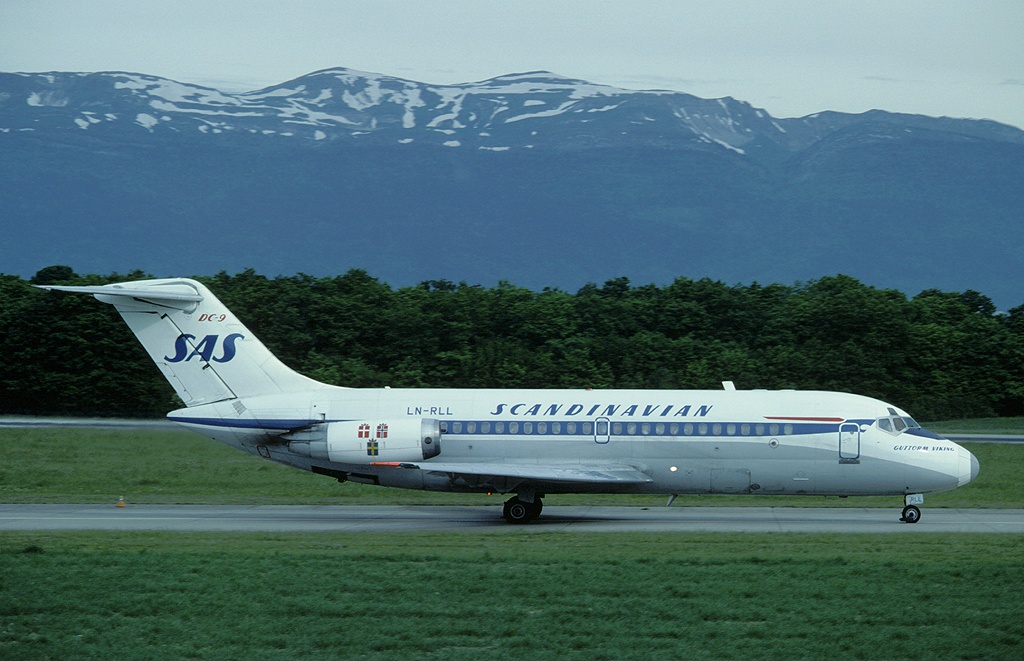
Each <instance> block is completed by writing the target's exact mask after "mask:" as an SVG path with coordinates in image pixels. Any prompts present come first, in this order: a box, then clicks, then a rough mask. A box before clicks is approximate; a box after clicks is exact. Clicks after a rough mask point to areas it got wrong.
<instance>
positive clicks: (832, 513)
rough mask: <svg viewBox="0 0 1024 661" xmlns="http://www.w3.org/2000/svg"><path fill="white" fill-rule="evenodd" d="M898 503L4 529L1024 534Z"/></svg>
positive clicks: (179, 516)
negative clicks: (915, 516) (530, 518)
mask: <svg viewBox="0 0 1024 661" xmlns="http://www.w3.org/2000/svg"><path fill="white" fill-rule="evenodd" d="M899 514H900V511H899V508H892V509H882V508H803V507H799V508H797V507H679V506H676V507H658V508H648V507H546V508H544V513H543V514H542V515H541V516H540V518H538V519H537V520H535V521H534V522H532V523H530V524H527V525H523V526H515V525H510V524H507V523H505V521H504V520H503V519H502V518H501V508H500V507H495V506H457V507H455V506H294V505H287V506H257V505H242V506H220V505H128V506H127V507H123V508H119V507H115V506H114V505H113V504H110V505H36V504H28V505H10V504H2V505H0V531H10V530H50V531H57V530H64V531H66V530H107V531H170V532H272V533H281V532H298V533H313V532H316V533H325V532H326V533H331V532H340V533H360V532H378V533H379V532H450V533H460V532H461V533H477V534H480V533H497V534H502V533H510V532H522V531H530V532H648V533H652V532H660V533H664V532H743V533H764V532H783V533H793V532H805V533H893V534H921V533H952V532H956V533H964V532H970V533H1015V534H1021V533H1024V510H1019V509H1018V510H996V509H986V510H980V509H942V508H933V509H928V508H926V509H924V510H923V516H922V517H921V521H920V522H919V523H916V524H913V525H909V524H905V523H901V522H900V521H899Z"/></svg>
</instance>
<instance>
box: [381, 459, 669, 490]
mask: <svg viewBox="0 0 1024 661" xmlns="http://www.w3.org/2000/svg"><path fill="white" fill-rule="evenodd" d="M374 465H377V466H397V467H399V468H410V469H419V470H423V471H430V472H435V473H447V474H449V475H452V476H454V477H463V478H470V479H473V480H474V481H476V480H479V479H481V478H483V479H484V480H486V479H489V478H505V479H513V480H516V479H518V480H528V481H531V482H545V483H549V482H560V483H576V484H619V485H627V484H644V483H647V482H653V479H652V478H651V477H650V476H649V475H646V474H644V473H643V472H641V471H640V470H638V469H636V468H634V467H633V466H626V465H619V464H594V465H586V464H572V465H565V466H557V465H555V466H551V465H548V466H542V465H539V464H506V463H469V462H447V463H445V462H433V461H418V462H406V461H403V462H376V463H375V464H374Z"/></svg>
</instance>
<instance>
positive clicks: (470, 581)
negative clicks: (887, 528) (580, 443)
mask: <svg viewBox="0 0 1024 661" xmlns="http://www.w3.org/2000/svg"><path fill="white" fill-rule="evenodd" d="M0 576H2V577H3V579H2V582H0V658H3V659H225V658H238V659H1015V660H1018V661H1019V659H1021V658H1022V655H1024V642H1022V641H1024V600H1022V599H1021V598H1020V596H1021V594H1024V544H1021V542H1020V538H1019V537H1017V536H1011V535H993V536H984V535H924V536H922V535H915V536H913V537H905V536H902V535H878V536H875V535H847V536H842V535H833V536H829V535H731V534H673V535H648V534H614V535H607V534H605V535H601V534H575V535H569V534H563V533H547V534H544V533H530V532H528V531H523V532H519V531H517V532H514V533H510V534H509V535H501V536H486V537H481V538H477V539H473V538H471V537H470V536H467V535H457V536H446V535H443V534H391V535H378V534H355V535H331V534H316V535H226V534H218V535H210V534H166V533H165V534H159V533H153V534H101V533H79V534H57V535H52V534H47V535H39V534H29V533H5V534H2V535H0Z"/></svg>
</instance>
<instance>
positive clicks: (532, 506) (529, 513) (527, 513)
mask: <svg viewBox="0 0 1024 661" xmlns="http://www.w3.org/2000/svg"><path fill="white" fill-rule="evenodd" d="M542 509H544V503H542V502H541V499H540V497H534V499H533V502H532V503H528V502H526V501H525V500H520V498H519V496H518V495H516V496H513V497H511V498H509V499H508V500H506V501H505V506H504V507H503V508H502V511H501V515H502V516H503V517H505V520H506V521H508V522H509V523H529V522H530V521H533V520H534V519H536V518H537V517H538V516H540V511H541V510H542Z"/></svg>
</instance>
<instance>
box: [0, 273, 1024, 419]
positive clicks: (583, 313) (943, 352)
mask: <svg viewBox="0 0 1024 661" xmlns="http://www.w3.org/2000/svg"><path fill="white" fill-rule="evenodd" d="M145 277H149V276H147V275H146V274H144V273H141V272H132V273H127V274H122V275H118V274H113V275H108V276H100V275H84V276H79V275H77V274H75V273H74V272H73V271H72V269H71V268H69V267H66V266H51V267H47V268H45V269H43V270H41V271H39V272H38V273H37V274H36V275H35V276H33V277H32V278H30V279H29V280H25V279H23V278H21V277H18V276H12V275H0V337H2V338H3V351H2V352H0V413H5V414H53V415H57V414H61V415H68V414H75V415H103V416H108V415H109V416H160V415H163V414H164V413H166V412H167V411H169V410H171V409H174V408H179V407H180V406H181V403H180V401H178V400H177V399H176V396H175V395H174V392H173V391H172V390H171V388H170V386H169V385H168V384H167V383H166V382H165V381H164V380H163V377H162V376H161V375H160V373H159V371H158V370H157V369H156V367H155V366H154V365H153V364H152V363H151V362H150V360H149V358H148V357H147V356H146V354H145V353H144V352H143V350H142V347H141V346H140V345H139V344H138V342H137V341H136V340H135V338H134V336H133V335H132V334H131V332H130V331H129V330H128V328H127V326H126V325H125V324H124V323H123V322H122V321H121V319H120V317H119V316H118V314H117V313H116V312H115V311H114V309H113V308H112V307H111V306H108V305H104V304H101V303H99V302H97V301H96V300H94V299H93V298H92V297H88V296H79V295H73V294H64V293H59V292H47V291H43V290H40V289H36V288H34V287H33V286H32V285H34V284H67V285H98V284H107V283H111V282H122V281H125V280H133V279H140V278H145ZM196 279H197V280H200V281H202V282H203V283H205V284H206V285H207V286H208V287H210V289H211V290H212V291H213V292H214V294H215V295H216V296H217V297H218V298H220V299H221V300H222V301H223V302H224V303H225V304H226V305H227V306H228V307H229V308H231V310H232V311H233V312H235V313H236V314H237V315H238V316H239V318H241V320H242V321H243V322H244V323H245V324H246V325H247V326H248V327H249V329H250V330H252V331H253V332H254V333H255V334H256V335H257V336H258V337H259V338H260V339H261V340H262V341H263V342H264V343H265V344H266V345H267V346H268V347H269V348H270V349H271V351H273V352H274V353H276V354H277V355H278V357H280V358H281V359H282V360H283V361H284V362H285V363H286V364H288V365H289V366H291V367H293V368H295V369H297V370H298V371H300V372H302V373H304V374H306V375H308V376H311V377H313V378H315V379H318V380H321V381H324V382H327V383H333V384H337V385H345V386H352V387H380V386H392V387H422V388H430V387H461V388H517V387H529V388H584V387H587V388H666V389H685V388H712V389H719V388H721V387H722V381H724V380H729V381H733V382H734V383H735V384H736V386H737V387H738V388H741V389H754V388H769V389H776V388H795V389H800V390H838V391H843V392H855V393H860V394H863V395H869V396H873V397H878V398H881V399H883V400H886V401H888V402H891V403H893V404H895V405H897V406H900V407H902V408H904V409H906V410H907V411H909V412H910V413H911V414H913V415H914V416H915V417H917V418H918V419H920V420H925V421H927V420H939V419H942V420H945V419H952V418H963V417H992V416H1009V415H1024V305H1021V306H1019V307H1016V308H1013V309H1012V310H1010V311H1009V312H1006V313H997V311H996V308H995V306H994V305H993V303H992V301H991V300H990V299H989V298H988V297H986V296H984V295H983V294H980V293H978V292H974V291H966V292H963V293H957V292H943V291H938V290H927V291H923V292H921V293H920V294H918V295H916V296H914V297H912V298H909V297H908V296H907V295H905V294H904V293H901V292H899V291H896V290H891V289H877V288H874V287H870V286H867V285H864V284H862V283H861V282H859V281H858V280H856V279H854V278H851V277H849V276H844V275H837V276H829V277H823V278H821V279H818V280H812V281H808V282H801V283H796V284H793V285H784V284H770V285H761V284H757V283H753V284H737V285H728V284H724V283H722V282H717V281H714V280H710V279H702V280H691V279H687V278H682V277H680V278H678V279H676V280H675V281H674V282H672V283H671V284H669V285H665V286H657V285H653V284H650V285H639V286H638V285H634V284H631V283H630V282H629V280H628V279H626V278H617V279H614V280H609V281H607V282H605V283H604V284H603V285H596V284H587V285H585V286H584V287H582V288H581V289H580V290H579V291H577V292H575V293H570V292H566V291H561V290H558V289H544V290H543V291H539V292H538V291H532V290H529V289H524V288H522V287H518V286H516V285H514V284H511V283H507V282H501V283H499V284H498V285H497V286H495V287H483V286H480V285H470V284H466V283H453V282H450V281H447V280H438V281H428V282H423V283H420V284H419V285H417V286H410V287H400V288H393V287H391V286H389V285H388V284H386V283H382V282H380V281H379V280H378V279H377V278H374V277H373V276H372V275H371V274H369V273H368V272H366V271H364V270H351V271H348V272H347V273H345V274H343V275H339V276H335V277H313V276H310V275H305V274H298V275H294V276H286V277H284V276H282V277H273V278H270V277H266V276H263V275H260V274H258V273H256V272H254V271H252V270H247V271H244V272H242V273H238V274H235V275H229V274H227V273H224V272H221V273H218V274H217V275H214V276H212V277H197V278H196Z"/></svg>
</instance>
